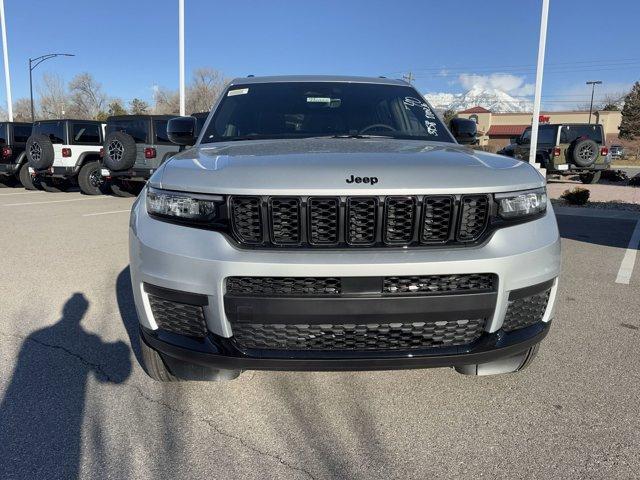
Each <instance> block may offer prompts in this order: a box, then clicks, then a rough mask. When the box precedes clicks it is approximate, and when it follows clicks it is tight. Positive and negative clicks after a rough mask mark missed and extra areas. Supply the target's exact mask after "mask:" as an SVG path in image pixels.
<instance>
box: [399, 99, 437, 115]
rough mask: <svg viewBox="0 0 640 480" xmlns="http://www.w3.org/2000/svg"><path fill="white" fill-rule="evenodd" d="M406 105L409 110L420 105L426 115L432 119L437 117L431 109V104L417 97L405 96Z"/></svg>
mask: <svg viewBox="0 0 640 480" xmlns="http://www.w3.org/2000/svg"><path fill="white" fill-rule="evenodd" d="M403 102H404V107H405V108H406V109H407V110H408V109H409V108H411V107H420V108H422V110H423V111H424V116H425V117H427V118H430V119H432V120H433V119H435V118H436V115H435V114H434V113H433V112H432V111H431V108H429V105H427V104H426V103H425V102H423V101H422V100H420V99H419V98H415V97H404V101H403Z"/></svg>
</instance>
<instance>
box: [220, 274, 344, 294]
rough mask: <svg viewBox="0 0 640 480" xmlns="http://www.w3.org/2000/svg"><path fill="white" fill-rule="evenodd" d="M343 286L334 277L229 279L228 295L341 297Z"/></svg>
mask: <svg viewBox="0 0 640 480" xmlns="http://www.w3.org/2000/svg"><path fill="white" fill-rule="evenodd" d="M341 292H342V285H341V281H340V279H339V278H334V277H229V278H227V293H230V294H232V295H253V296H299V295H308V296H317V295H340V293H341Z"/></svg>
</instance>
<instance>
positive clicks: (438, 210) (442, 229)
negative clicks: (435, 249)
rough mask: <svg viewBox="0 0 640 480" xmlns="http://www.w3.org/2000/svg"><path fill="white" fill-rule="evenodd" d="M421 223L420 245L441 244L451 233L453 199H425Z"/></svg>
mask: <svg viewBox="0 0 640 480" xmlns="http://www.w3.org/2000/svg"><path fill="white" fill-rule="evenodd" d="M422 208H423V210H424V213H423V223H422V231H421V232H420V241H421V242H422V243H442V242H446V241H447V240H448V239H449V235H450V233H451V216H452V214H453V198H451V197H425V199H424V204H423V207H422Z"/></svg>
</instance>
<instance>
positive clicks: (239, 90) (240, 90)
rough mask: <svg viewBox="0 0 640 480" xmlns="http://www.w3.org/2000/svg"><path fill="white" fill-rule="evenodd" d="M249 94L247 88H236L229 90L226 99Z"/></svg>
mask: <svg viewBox="0 0 640 480" xmlns="http://www.w3.org/2000/svg"><path fill="white" fill-rule="evenodd" d="M247 93H249V89H248V88H236V89H235V90H229V93H227V97H233V96H234V95H246V94H247Z"/></svg>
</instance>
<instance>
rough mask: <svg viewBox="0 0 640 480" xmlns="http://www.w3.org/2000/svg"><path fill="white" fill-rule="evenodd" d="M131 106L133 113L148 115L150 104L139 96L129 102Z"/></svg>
mask: <svg viewBox="0 0 640 480" xmlns="http://www.w3.org/2000/svg"><path fill="white" fill-rule="evenodd" d="M129 104H130V106H131V115H146V114H148V113H149V104H148V103H147V102H145V101H144V100H140V99H139V98H134V99H133V100H131V102H129Z"/></svg>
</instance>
